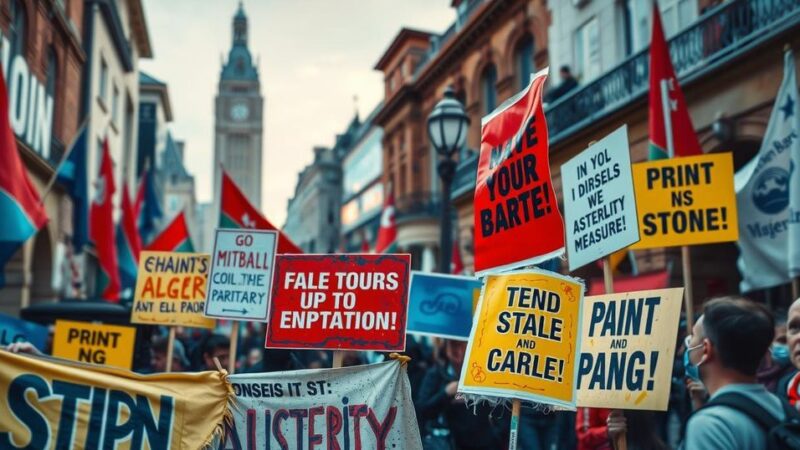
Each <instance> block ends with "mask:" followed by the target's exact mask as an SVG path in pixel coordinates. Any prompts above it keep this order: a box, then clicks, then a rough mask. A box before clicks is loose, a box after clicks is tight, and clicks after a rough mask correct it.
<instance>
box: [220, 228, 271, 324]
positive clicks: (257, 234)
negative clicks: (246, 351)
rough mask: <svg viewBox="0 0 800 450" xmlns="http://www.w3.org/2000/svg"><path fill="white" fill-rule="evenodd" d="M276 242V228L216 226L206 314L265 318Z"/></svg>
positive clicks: (223, 316)
mask: <svg viewBox="0 0 800 450" xmlns="http://www.w3.org/2000/svg"><path fill="white" fill-rule="evenodd" d="M277 245H278V232H277V231H266V230H227V229H217V234H216V238H215V239H214V253H212V255H211V257H212V259H211V275H210V276H209V281H208V298H206V310H205V314H206V315H207V316H211V317H219V318H227V319H237V320H255V321H260V322H263V321H264V320H266V319H267V309H268V306H269V295H270V293H271V292H272V268H273V266H274V265H275V251H276V248H277Z"/></svg>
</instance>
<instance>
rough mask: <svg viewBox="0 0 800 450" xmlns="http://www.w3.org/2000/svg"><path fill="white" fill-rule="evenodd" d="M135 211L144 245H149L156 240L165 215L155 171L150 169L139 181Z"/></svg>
mask: <svg viewBox="0 0 800 450" xmlns="http://www.w3.org/2000/svg"><path fill="white" fill-rule="evenodd" d="M135 209H136V211H138V214H139V217H138V219H139V220H138V226H139V236H141V238H142V244H145V245H147V244H149V243H150V242H151V241H152V240H153V239H154V238H155V234H156V228H157V225H158V220H159V219H161V217H162V216H163V215H164V213H163V212H162V211H161V205H160V204H159V201H158V190H157V188H156V184H155V179H154V177H153V171H152V170H151V169H149V168H148V169H146V170H145V171H144V172H143V173H142V179H141V180H140V181H139V191H138V192H137V193H136V206H135Z"/></svg>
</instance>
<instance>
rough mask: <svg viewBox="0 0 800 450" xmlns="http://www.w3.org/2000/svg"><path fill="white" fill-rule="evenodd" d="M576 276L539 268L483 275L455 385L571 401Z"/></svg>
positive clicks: (468, 391) (478, 393) (471, 392)
mask: <svg viewBox="0 0 800 450" xmlns="http://www.w3.org/2000/svg"><path fill="white" fill-rule="evenodd" d="M582 299H583V284H581V283H580V282H578V281H577V280H575V279H572V278H569V277H566V276H563V275H558V274H556V273H552V272H545V271H542V270H526V271H519V272H511V273H509V274H506V275H489V276H487V277H486V279H485V281H484V285H483V291H482V292H481V300H480V302H479V303H478V311H477V312H476V314H475V320H474V321H473V324H472V333H471V334H470V336H469V344H468V346H467V355H466V358H465V360H464V369H463V370H462V371H461V379H460V380H459V383H458V392H461V393H463V394H465V395H466V396H467V397H472V398H475V399H481V398H485V397H500V398H509V399H511V398H517V399H522V400H528V401H532V402H537V403H544V404H549V405H554V406H556V407H558V408H561V409H572V410H574V409H575V380H576V378H577V375H578V365H577V361H576V358H575V355H578V354H580V350H581V349H580V339H579V336H580V333H579V331H580V324H581V310H582Z"/></svg>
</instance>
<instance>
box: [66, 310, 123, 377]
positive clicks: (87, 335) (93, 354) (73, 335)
mask: <svg viewBox="0 0 800 450" xmlns="http://www.w3.org/2000/svg"><path fill="white" fill-rule="evenodd" d="M135 340H136V328H133V327H123V326H118V325H103V324H95V323H88V322H72V321H68V320H56V331H55V333H54V334H53V356H57V357H59V358H64V359H71V360H73V361H80V362H86V363H91V364H103V365H106V366H114V367H121V368H123V369H130V368H131V366H132V364H133V344H134V341H135Z"/></svg>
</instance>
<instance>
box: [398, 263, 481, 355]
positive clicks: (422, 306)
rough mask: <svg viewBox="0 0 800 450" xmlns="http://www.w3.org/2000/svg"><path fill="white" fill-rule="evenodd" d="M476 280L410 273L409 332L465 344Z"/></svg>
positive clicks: (476, 285)
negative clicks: (455, 340) (454, 340)
mask: <svg viewBox="0 0 800 450" xmlns="http://www.w3.org/2000/svg"><path fill="white" fill-rule="evenodd" d="M480 288H481V282H480V280H478V279H477V278H472V277H462V276H455V275H442V274H434V273H422V272H412V273H411V293H410V295H409V301H408V332H409V333H415V334H421V335H427V336H436V337H443V338H447V339H457V340H461V341H466V340H468V339H469V332H470V330H471V329H472V311H473V299H474V298H476V297H475V293H476V291H477V292H478V293H479V292H480Z"/></svg>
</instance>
